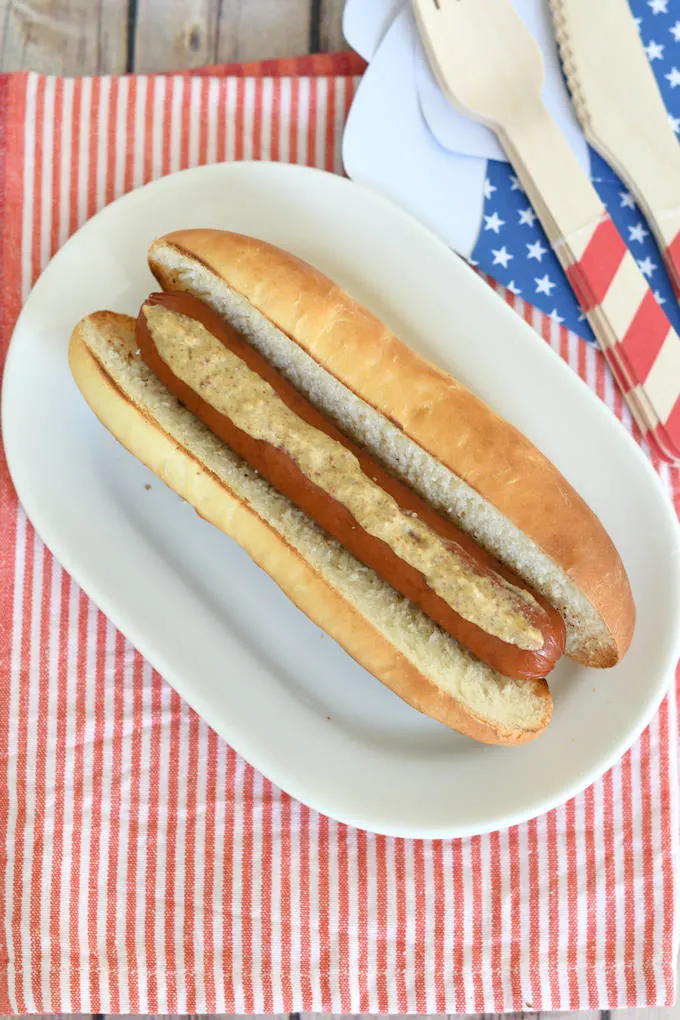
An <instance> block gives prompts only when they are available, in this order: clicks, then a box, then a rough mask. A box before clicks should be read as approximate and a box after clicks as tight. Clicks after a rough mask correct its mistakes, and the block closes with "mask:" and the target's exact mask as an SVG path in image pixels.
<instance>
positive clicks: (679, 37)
mask: <svg viewBox="0 0 680 1020" xmlns="http://www.w3.org/2000/svg"><path fill="white" fill-rule="evenodd" d="M668 31H669V32H670V33H671V35H672V36H673V38H674V39H675V41H676V42H680V21H676V22H675V24H674V25H671V27H670V28H669V29H668Z"/></svg>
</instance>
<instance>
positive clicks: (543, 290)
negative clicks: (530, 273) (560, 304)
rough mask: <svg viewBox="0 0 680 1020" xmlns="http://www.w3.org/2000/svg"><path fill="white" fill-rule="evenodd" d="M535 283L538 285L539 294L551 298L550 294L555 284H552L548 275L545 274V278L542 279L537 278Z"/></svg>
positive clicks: (537, 291)
mask: <svg viewBox="0 0 680 1020" xmlns="http://www.w3.org/2000/svg"><path fill="white" fill-rule="evenodd" d="M534 283H535V284H536V293H537V294H547V295H548V297H550V294H551V292H552V289H553V287H554V286H555V284H554V283H553V282H552V280H551V279H550V277H549V276H548V274H547V273H546V274H545V276H541V277H540V278H539V277H538V276H535V277H534Z"/></svg>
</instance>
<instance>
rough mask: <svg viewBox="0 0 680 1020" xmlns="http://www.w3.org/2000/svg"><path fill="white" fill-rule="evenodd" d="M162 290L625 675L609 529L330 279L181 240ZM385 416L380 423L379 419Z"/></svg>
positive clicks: (570, 647) (475, 402) (224, 236)
mask: <svg viewBox="0 0 680 1020" xmlns="http://www.w3.org/2000/svg"><path fill="white" fill-rule="evenodd" d="M149 265H150V267H151V270H152V272H153V273H154V275H155V277H156V279H157V280H158V281H159V283H160V284H161V286H162V287H163V288H164V289H166V290H168V289H172V290H184V291H187V292H189V293H191V294H194V295H195V296H197V297H199V298H201V299H202V300H203V301H205V302H206V303H207V304H209V305H210V306H211V307H213V308H214V309H215V310H216V311H218V312H219V313H220V314H221V315H222V316H223V317H224V318H225V319H227V320H228V321H229V322H231V323H232V324H233V325H235V326H236V328H237V329H239V330H240V331H241V332H243V333H244V334H245V335H246V336H247V337H248V338H249V339H250V341H251V342H252V343H253V344H254V345H255V346H256V347H257V348H258V349H259V350H260V351H261V352H262V353H263V354H264V355H265V356H266V357H267V359H268V360H269V361H271V362H272V363H273V364H275V365H276V367H277V368H278V369H279V370H280V371H281V372H282V373H283V374H284V375H286V376H287V377H288V378H289V379H290V381H291V382H293V383H294V385H295V386H296V387H297V388H298V389H299V390H300V391H301V392H302V393H303V394H304V395H305V396H306V397H307V398H308V399H309V400H310V401H311V402H312V403H316V404H317V406H322V407H323V409H324V411H325V412H326V413H327V414H328V415H329V416H330V417H332V418H333V419H334V420H335V421H336V423H337V424H338V425H340V427H341V428H342V430H343V431H344V432H346V433H347V434H348V435H349V436H350V437H351V438H353V439H356V440H357V441H359V442H362V443H364V445H366V447H367V448H368V449H369V450H370V452H371V453H372V454H373V455H374V456H375V457H376V458H377V459H379V460H382V462H383V463H384V464H385V466H386V467H387V468H388V469H389V470H390V471H392V472H393V473H394V474H395V475H396V476H397V477H399V478H400V479H401V480H402V481H404V482H406V483H407V484H409V485H410V486H411V487H412V488H413V489H414V490H415V491H416V492H418V494H419V495H421V496H423V497H424V498H425V499H427V500H428V501H429V502H430V503H431V504H432V506H434V507H435V508H436V509H438V510H439V511H440V512H442V513H447V514H448V515H449V516H450V517H451V519H452V520H453V521H454V523H456V524H457V525H458V526H459V527H461V528H462V529H463V530H465V531H467V532H468V533H469V534H470V535H471V536H472V537H473V538H474V539H475V540H476V541H477V542H478V543H479V544H480V545H481V546H483V547H484V548H485V549H487V550H488V551H489V552H490V553H491V554H492V555H494V556H496V557H497V558H498V559H499V560H501V561H502V562H503V563H505V564H506V565H507V566H508V567H510V568H511V569H512V570H514V571H515V572H516V573H517V574H518V575H519V576H520V577H522V578H523V579H524V580H525V581H526V582H527V583H528V584H529V585H530V586H531V587H532V588H533V589H534V590H535V591H537V592H538V593H539V594H541V595H542V596H544V597H545V598H546V599H547V600H548V602H550V603H551V605H553V606H554V607H555V608H556V609H557V610H558V611H559V613H560V614H561V615H562V617H563V619H564V621H565V623H566V625H567V649H566V650H567V654H568V655H570V656H571V657H572V658H573V659H575V660H577V661H578V662H581V663H584V664H586V665H589V666H599V667H608V666H612V665H614V664H615V663H616V662H618V661H619V659H620V658H621V657H622V656H623V655H624V654H625V652H626V650H627V648H628V646H629V644H630V641H631V637H632V633H633V627H634V623H635V606H634V603H633V599H632V594H631V590H630V585H629V583H628V578H627V576H626V572H625V570H624V567H623V564H622V563H621V560H620V557H619V555H618V553H617V551H616V549H615V547H614V545H613V543H612V541H611V539H610V538H609V536H608V535H607V533H606V531H605V529H604V528H603V526H602V524H601V523H600V521H599V520H598V519H597V517H596V516H595V515H594V514H593V512H592V511H591V510H590V509H589V507H588V506H587V505H586V503H585V502H584V501H583V500H582V499H581V497H580V496H579V495H578V494H577V493H576V492H575V491H574V489H573V488H572V487H571V486H570V485H569V483H568V482H567V481H566V480H565V479H564V478H563V476H562V475H561V474H560V473H559V471H558V470H557V468H555V467H554V466H553V464H551V463H550V461H549V460H547V458H546V457H544V456H543V454H541V453H540V451H539V450H538V449H537V448H536V447H535V446H534V445H533V444H532V443H530V442H529V440H528V439H526V437H525V436H523V435H522V434H521V433H520V432H518V431H517V429H515V428H514V427H513V426H512V425H510V424H509V423H508V422H506V421H504V420H503V419H502V418H500V417H499V416H498V415H497V414H495V413H494V412H493V411H492V410H491V409H490V408H489V407H487V406H486V404H484V403H483V401H481V400H480V399H479V398H478V397H476V396H475V395H474V394H473V393H471V392H470V391H469V390H468V389H466V388H465V387H464V386H463V385H462V384H460V383H459V382H457V381H456V380H455V379H452V378H451V376H449V375H448V374H446V373H444V372H443V371H441V370H440V369H438V368H436V367H435V366H434V365H432V364H430V363H429V362H426V361H424V360H423V359H422V358H421V357H419V356H418V355H416V354H415V353H414V352H413V351H412V350H410V348H408V347H407V346H406V345H405V344H403V343H402V342H401V341H400V340H399V339H398V338H397V337H396V336H395V335H394V334H393V333H392V332H390V330H389V329H388V328H387V327H386V326H385V325H384V324H383V323H382V322H381V321H380V320H379V319H377V318H376V317H375V316H374V315H372V314H371V313H370V312H369V311H367V310H366V309H365V308H363V307H362V306H361V305H359V304H358V303H357V302H356V301H354V300H353V299H352V298H351V297H350V296H349V295H348V294H346V293H345V292H344V291H343V290H342V289H341V288H340V287H338V286H337V285H335V284H334V283H333V282H332V281H330V280H329V279H328V278H327V277H326V276H324V275H323V274H322V273H320V272H318V271H317V270H316V269H314V268H313V267H311V266H309V265H307V264H306V263H304V262H302V261H300V260H299V259H297V258H295V257H294V256H293V255H290V254H288V253H287V252H284V251H282V250H280V249H278V248H275V247H273V246H271V245H269V244H267V243H265V242H263V241H259V240H256V239H253V238H249V237H244V236H242V235H239V234H232V233H227V232H224V231H217V230H207V229H206V230H184V231H178V232H176V233H173V234H168V235H167V236H166V237H164V238H161V239H159V240H158V241H155V242H154V243H153V244H152V245H151V248H150V254H149ZM376 412H379V413H376Z"/></svg>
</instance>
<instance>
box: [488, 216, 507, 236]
mask: <svg viewBox="0 0 680 1020" xmlns="http://www.w3.org/2000/svg"><path fill="white" fill-rule="evenodd" d="M504 224H505V220H502V219H501V218H500V216H499V215H498V213H497V212H495V213H492V215H491V216H485V217H484V229H485V230H493V232H494V234H497V233H498V232H499V230H500V229H501V227H502V226H503V225H504Z"/></svg>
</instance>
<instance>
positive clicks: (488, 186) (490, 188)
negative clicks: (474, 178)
mask: <svg viewBox="0 0 680 1020" xmlns="http://www.w3.org/2000/svg"><path fill="white" fill-rule="evenodd" d="M494 191H498V188H497V187H496V185H495V184H492V183H491V181H490V180H489V178H488V177H485V178H484V198H491V196H492V195H493V193H494Z"/></svg>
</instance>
